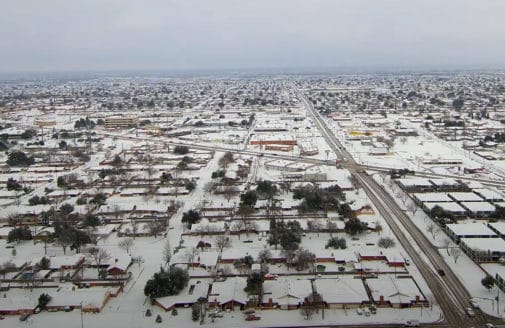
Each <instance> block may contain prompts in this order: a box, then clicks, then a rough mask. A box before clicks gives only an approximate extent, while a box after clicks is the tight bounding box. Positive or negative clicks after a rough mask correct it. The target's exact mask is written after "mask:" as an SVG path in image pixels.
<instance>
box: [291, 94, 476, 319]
mask: <svg viewBox="0 0 505 328" xmlns="http://www.w3.org/2000/svg"><path fill="white" fill-rule="evenodd" d="M293 87H294V88H295V89H296V90H297V92H298V95H299V98H300V100H301V101H302V102H303V104H304V105H305V107H306V108H307V112H308V114H309V115H310V116H312V118H313V120H314V122H315V123H316V125H317V127H318V129H319V130H320V132H321V134H322V136H323V137H324V138H325V140H326V142H327V143H328V145H329V146H330V147H331V148H332V150H333V151H334V152H335V154H337V156H339V157H340V158H342V159H344V158H345V161H346V165H345V166H346V168H347V169H348V170H349V171H350V172H351V173H352V174H353V175H354V176H355V177H356V178H357V180H358V181H359V183H360V185H361V186H362V187H363V189H364V190H365V192H366V194H367V196H368V197H369V198H370V200H371V201H372V203H373V204H374V206H375V207H376V208H377V210H378V211H379V212H380V214H381V215H382V216H383V217H384V219H385V220H386V222H387V223H388V225H389V226H390V227H391V230H392V231H393V233H394V234H395V235H396V237H397V238H398V240H399V242H400V243H401V245H402V246H403V248H404V249H405V251H406V252H407V253H408V255H409V256H410V258H411V259H412V261H413V262H414V264H415V265H416V267H417V268H418V270H419V271H420V273H421V274H422V276H423V277H424V279H425V280H426V283H427V284H428V286H429V288H430V289H431V291H432V293H433V295H434V296H435V298H436V300H437V302H438V304H439V305H440V307H441V309H442V311H443V313H444V316H445V322H446V323H447V326H449V327H470V326H479V325H481V326H482V325H484V323H485V321H484V320H483V318H482V317H481V316H480V315H479V316H477V317H475V318H469V317H467V315H466V313H465V308H466V307H469V306H470V304H469V298H470V294H469V293H468V291H467V290H466V288H465V286H464V285H463V284H462V283H461V282H460V281H459V279H458V278H457V277H456V275H454V273H453V272H452V271H451V269H450V267H449V266H448V265H447V263H446V262H445V261H444V259H443V258H442V256H441V255H440V253H439V252H438V250H437V249H436V248H435V247H434V246H433V245H432V244H431V243H430V241H429V240H428V239H427V238H426V237H425V235H424V234H423V233H422V232H421V231H420V230H419V228H417V226H416V225H415V224H414V223H413V222H412V221H411V219H410V218H409V217H408V216H407V215H406V214H405V212H404V211H403V210H402V209H401V208H400V207H399V206H398V204H397V203H396V202H395V200H394V199H393V198H392V197H391V196H390V195H389V193H388V192H387V191H386V190H384V188H382V187H381V186H380V185H379V184H378V183H377V182H376V181H375V180H374V179H373V178H372V177H370V176H369V175H368V174H366V173H365V172H364V169H363V167H362V166H361V165H359V164H358V163H356V162H355V161H354V159H353V157H352V156H351V155H350V154H349V152H347V151H346V150H345V149H344V147H342V145H341V144H340V142H339V140H338V139H337V138H336V137H335V135H334V134H333V132H332V131H331V130H330V129H329V128H328V126H327V125H326V123H325V122H324V120H323V119H322V118H321V116H320V115H319V113H318V112H317V111H316V110H315V109H314V107H313V105H312V103H311V102H310V101H309V100H308V99H307V98H306V96H305V95H304V94H303V93H302V92H300V91H299V90H298V89H297V88H296V86H293ZM404 231H407V233H408V235H410V236H411V237H412V239H413V240H415V241H416V243H417V246H418V248H417V249H416V248H415V247H414V245H413V244H412V242H411V241H409V239H408V235H407V234H406V233H405V232H404ZM419 251H422V253H423V255H424V256H425V257H426V258H427V259H428V261H429V263H426V261H425V260H424V258H423V257H422V256H421V254H420V253H419ZM435 270H443V271H444V272H445V276H444V277H441V276H439V275H438V274H437V273H436V272H435Z"/></svg>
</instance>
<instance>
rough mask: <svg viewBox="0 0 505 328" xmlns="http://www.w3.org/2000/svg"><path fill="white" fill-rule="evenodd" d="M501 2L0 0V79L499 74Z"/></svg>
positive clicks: (503, 33)
mask: <svg viewBox="0 0 505 328" xmlns="http://www.w3.org/2000/svg"><path fill="white" fill-rule="evenodd" d="M504 13H505V1H504V0H346V1H344V0H305V1H303V0H132V1H130V0H1V1H0V72H15V71H75V70H77V71H85V70H143V69H165V70H171V69H182V70H184V69H222V68H229V69H241V68H296V67H304V68H307V67H308V68H310V67H313V68H321V67H333V68H359V67H364V68H382V67H392V68H395V67H397V68H420V67H428V68H430V67H438V68H443V67H451V68H454V67H458V66H460V67H465V68H470V67H474V68H486V67H489V68H505V19H503V17H504Z"/></svg>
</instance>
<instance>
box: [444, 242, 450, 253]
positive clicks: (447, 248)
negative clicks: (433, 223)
mask: <svg viewBox="0 0 505 328" xmlns="http://www.w3.org/2000/svg"><path fill="white" fill-rule="evenodd" d="M450 245H451V241H450V240H449V239H447V238H446V239H444V248H445V251H446V252H447V255H448V256H449V255H451V254H450V253H449V246H450Z"/></svg>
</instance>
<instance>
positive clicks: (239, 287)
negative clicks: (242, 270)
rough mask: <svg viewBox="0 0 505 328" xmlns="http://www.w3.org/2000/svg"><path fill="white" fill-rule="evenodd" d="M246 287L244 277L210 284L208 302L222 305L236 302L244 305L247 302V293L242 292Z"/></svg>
mask: <svg viewBox="0 0 505 328" xmlns="http://www.w3.org/2000/svg"><path fill="white" fill-rule="evenodd" d="M246 286H247V279H246V278H245V277H233V278H228V279H226V280H225V281H215V282H214V283H213V284H212V291H211V293H210V295H209V302H218V303H219V304H223V303H227V302H230V301H236V302H240V303H242V304H245V303H246V302H247V293H246V292H245V291H244V288H245V287H246Z"/></svg>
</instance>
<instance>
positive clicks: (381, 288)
mask: <svg viewBox="0 0 505 328" xmlns="http://www.w3.org/2000/svg"><path fill="white" fill-rule="evenodd" d="M366 282H367V284H368V287H369V288H370V291H371V293H372V298H373V299H374V301H375V302H379V301H380V297H381V296H383V297H384V301H390V302H391V303H393V304H406V303H410V302H412V301H416V296H417V297H419V300H420V301H424V300H425V299H424V296H423V295H422V293H421V291H420V290H419V288H418V287H417V285H416V283H415V282H414V280H413V279H412V278H395V277H394V276H390V275H381V276H379V277H378V278H372V279H367V280H366Z"/></svg>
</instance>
